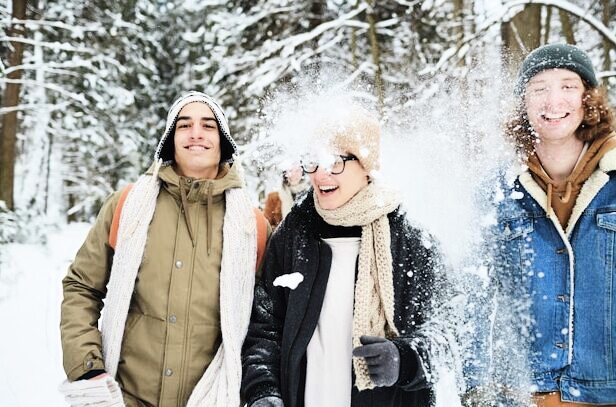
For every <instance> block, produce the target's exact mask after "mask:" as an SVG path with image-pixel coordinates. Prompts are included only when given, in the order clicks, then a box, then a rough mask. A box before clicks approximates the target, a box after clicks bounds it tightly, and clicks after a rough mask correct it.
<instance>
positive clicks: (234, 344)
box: [101, 165, 257, 407]
mask: <svg viewBox="0 0 616 407" xmlns="http://www.w3.org/2000/svg"><path fill="white" fill-rule="evenodd" d="M159 167H160V166H159V165H157V166H156V167H155V169H154V174H153V175H143V176H141V177H140V178H139V180H138V181H137V182H136V183H135V185H134V186H133V188H132V190H131V191H130V193H129V194H128V197H127V199H126V201H125V204H124V207H123V208H122V215H121V218H120V227H119V229H118V241H117V245H116V251H115V254H114V258H113V265H112V268H111V277H110V279H109V283H108V285H107V298H106V300H105V308H104V313H103V317H102V324H101V333H102V339H103V356H104V359H105V368H106V371H107V373H108V374H109V375H111V376H113V377H115V375H116V373H117V368H118V362H119V358H120V350H121V349H120V348H121V344H122V337H123V335H124V327H125V324H126V318H127V315H128V308H129V305H130V300H131V297H132V293H133V289H134V286H135V280H136V277H137V272H138V270H139V265H140V264H141V260H142V257H143V251H144V248H145V243H146V239H147V233H148V226H149V225H150V222H151V220H152V216H153V214H154V208H155V207H156V198H157V196H158V192H159V190H160V182H159V180H158V170H159ZM225 199H226V209H225V216H224V223H223V252H222V262H221V271H220V323H221V331H222V344H221V345H220V347H219V348H218V351H217V352H216V355H215V356H214V359H213V360H212V362H211V363H210V365H209V366H208V368H207V370H206V371H205V373H204V374H203V376H202V377H201V379H200V380H199V382H198V383H197V385H196V386H195V388H194V389H193V392H192V394H191V396H190V398H189V400H188V403H187V406H188V407H197V406H198V407H205V406H221V407H223V406H224V407H227V406H239V404H240V382H241V378H242V364H241V348H242V344H243V342H244V337H245V336H246V332H247V331H248V323H249V321H250V313H251V308H252V297H253V290H254V282H255V264H256V256H257V236H256V221H255V217H254V212H253V210H252V205H251V203H250V200H249V199H248V197H247V196H246V194H245V192H244V190H243V189H239V188H234V189H229V190H227V191H226V192H225Z"/></svg>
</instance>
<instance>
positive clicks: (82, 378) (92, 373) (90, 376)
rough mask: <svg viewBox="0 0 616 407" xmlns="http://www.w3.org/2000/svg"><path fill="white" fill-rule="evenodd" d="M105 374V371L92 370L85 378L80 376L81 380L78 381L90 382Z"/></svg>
mask: <svg viewBox="0 0 616 407" xmlns="http://www.w3.org/2000/svg"><path fill="white" fill-rule="evenodd" d="M103 373H105V371H104V370H90V371H89V372H87V373H86V374H84V375H83V376H79V378H78V379H77V380H90V379H91V378H93V377H96V376H98V375H101V374H103Z"/></svg>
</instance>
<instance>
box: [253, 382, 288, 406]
mask: <svg viewBox="0 0 616 407" xmlns="http://www.w3.org/2000/svg"><path fill="white" fill-rule="evenodd" d="M264 397H279V398H280V399H282V395H281V394H280V390H278V388H277V387H276V386H274V385H273V384H270V383H263V384H260V385H259V386H258V387H256V388H255V389H253V390H251V391H250V394H247V395H246V402H247V404H248V405H249V406H251V405H252V403H254V402H255V401H257V400H259V399H262V398H264Z"/></svg>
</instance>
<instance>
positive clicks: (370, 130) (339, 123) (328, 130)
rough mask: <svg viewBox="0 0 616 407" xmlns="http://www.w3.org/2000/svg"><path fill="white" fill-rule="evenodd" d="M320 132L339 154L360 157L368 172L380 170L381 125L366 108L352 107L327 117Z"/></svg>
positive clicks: (360, 161) (320, 127)
mask: <svg viewBox="0 0 616 407" xmlns="http://www.w3.org/2000/svg"><path fill="white" fill-rule="evenodd" d="M319 133H321V136H322V137H324V138H325V139H327V140H328V144H329V147H330V148H331V149H333V150H334V151H335V152H336V153H337V154H343V153H348V154H352V155H354V156H355V157H357V159H358V161H359V163H360V164H361V165H362V167H364V169H365V170H366V171H368V174H370V175H373V171H378V170H379V168H380V151H381V149H380V143H381V126H380V124H379V122H378V120H377V119H376V118H375V117H374V116H373V115H372V114H370V113H369V112H368V111H366V110H365V109H363V108H360V107H358V106H352V107H350V108H349V109H348V110H346V111H345V112H344V113H342V114H341V115H339V116H337V117H336V118H335V119H334V120H324V121H323V122H322V123H321V125H320V126H319Z"/></svg>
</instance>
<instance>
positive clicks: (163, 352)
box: [61, 167, 242, 407]
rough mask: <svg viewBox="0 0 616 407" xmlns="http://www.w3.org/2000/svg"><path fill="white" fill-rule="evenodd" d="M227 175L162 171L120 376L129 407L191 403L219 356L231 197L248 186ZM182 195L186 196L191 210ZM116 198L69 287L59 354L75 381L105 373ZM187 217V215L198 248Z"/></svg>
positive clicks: (106, 209) (65, 285)
mask: <svg viewBox="0 0 616 407" xmlns="http://www.w3.org/2000/svg"><path fill="white" fill-rule="evenodd" d="M225 171H226V170H225ZM223 174H224V175H223V176H222V177H220V178H219V179H215V180H193V179H189V178H184V177H180V176H178V175H177V174H176V173H175V171H174V170H173V168H172V167H163V168H161V170H160V173H159V177H160V180H161V182H162V184H161V189H160V193H159V195H158V198H157V200H156V209H155V212H154V216H153V218H152V222H151V223H150V226H149V229H148V237H147V243H146V247H145V251H144V255H143V260H142V263H141V266H140V268H139V274H138V276H137V281H136V284H135V290H134V294H133V297H132V300H131V304H130V309H129V313H128V318H127V322H126V328H125V332H124V338H123V341H122V348H121V354H120V363H119V366H118V372H117V377H116V379H117V381H118V383H119V384H120V387H121V388H122V392H123V396H124V399H125V402H126V405H127V406H128V407H134V406H143V405H148V406H165V407H166V406H184V405H186V401H187V400H188V397H189V396H190V394H191V392H192V390H193V388H194V386H195V384H196V383H197V381H198V380H199V379H200V378H201V376H202V375H203V372H204V371H205V369H206V368H207V366H208V365H209V363H210V361H211V360H212V358H213V356H214V355H215V353H216V350H217V349H218V346H219V344H220V341H221V332H220V308H219V273H220V263H221V256H222V226H223V218H224V212H225V197H224V193H225V191H226V190H227V189H229V188H236V187H240V186H242V182H241V178H240V176H239V174H238V172H237V169H236V168H235V167H231V168H230V169H228V171H226V173H224V172H223ZM180 188H184V189H185V191H186V198H187V199H186V203H187V204H186V206H185V207H184V206H183V205H182V199H181V194H180ZM119 194H120V193H119V192H116V193H114V194H113V195H111V196H110V197H109V198H108V199H107V201H106V202H105V203H104V205H103V207H102V209H101V211H100V213H99V215H98V218H97V219H96V223H95V224H94V226H93V228H92V229H91V230H90V233H89V234H88V236H87V238H86V241H85V242H84V244H83V246H82V247H81V249H80V250H79V252H78V253H77V256H76V258H75V261H74V262H73V263H72V264H71V265H70V267H69V270H68V273H67V276H66V277H65V278H64V280H63V288H64V300H63V302H62V315H61V331H62V348H63V353H64V368H65V370H66V374H67V376H68V378H69V380H71V381H72V380H76V379H78V378H79V377H81V376H82V375H84V374H86V373H87V372H88V371H90V370H96V369H104V368H105V367H104V363H103V358H102V353H101V335H100V332H99V330H98V329H97V324H98V321H99V317H100V312H101V309H102V308H103V299H104V298H105V294H106V288H105V287H106V284H107V281H108V280H109V274H110V270H111V263H112V261H113V250H112V249H111V248H110V247H109V244H108V238H109V228H110V224H111V220H112V217H113V212H114V210H115V207H116V205H117V203H118V200H119ZM183 211H188V212H189V214H190V216H189V217H188V218H189V219H190V221H191V223H192V232H193V238H194V243H195V244H194V246H193V243H192V242H191V237H190V234H189V231H188V228H187V221H186V216H185V215H184V213H183ZM208 212H209V215H210V216H208ZM208 220H211V223H208ZM208 230H210V232H211V247H210V251H209V254H208V248H207V238H208Z"/></svg>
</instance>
